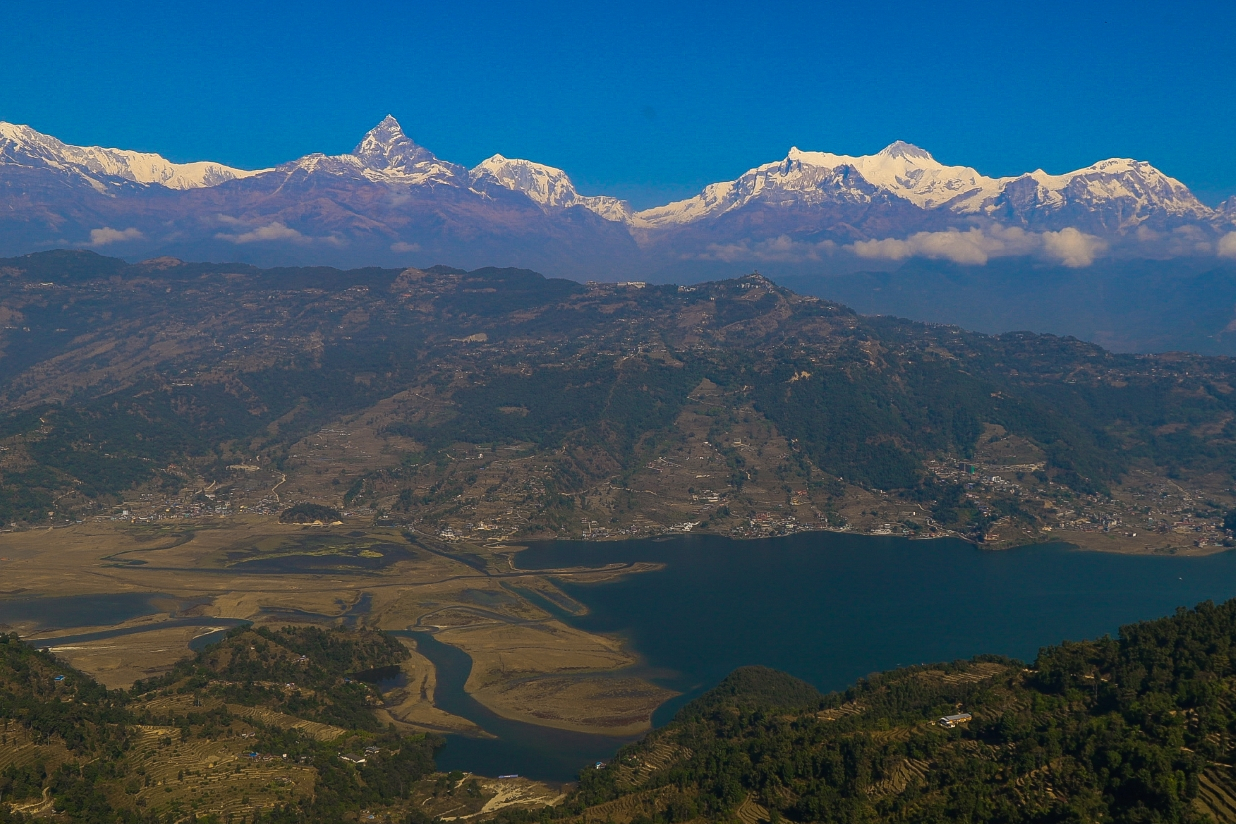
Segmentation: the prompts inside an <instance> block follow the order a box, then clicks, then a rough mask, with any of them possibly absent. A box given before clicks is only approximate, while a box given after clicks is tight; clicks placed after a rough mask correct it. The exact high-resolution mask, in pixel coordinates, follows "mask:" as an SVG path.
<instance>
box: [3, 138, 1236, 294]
mask: <svg viewBox="0 0 1236 824" xmlns="http://www.w3.org/2000/svg"><path fill="white" fill-rule="evenodd" d="M60 246H75V247H82V248H96V249H99V248H103V247H106V249H107V251H109V252H110V253H112V254H121V255H123V256H125V257H127V258H130V259H137V258H142V257H150V256H154V255H177V256H182V257H190V258H196V259H215V260H243V261H247V262H253V263H259V264H293V263H308V262H312V263H331V264H337V265H361V264H384V265H411V264H415V265H428V264H430V263H433V262H441V261H448V262H451V263H454V264H457V265H465V266H473V265H476V266H479V265H485V264H488V265H520V266H530V267H535V268H538V269H540V270H542V271H546V272H550V273H553V274H560V275H567V276H570V277H574V278H579V279H582V278H587V277H594V278H602V279H604V278H639V279H649V280H655V279H658V276H663V277H668V276H671V275H672V274H673V273H675V272H678V273H681V272H683V271H700V272H710V271H714V270H716V269H717V268H722V269H726V268H728V269H733V268H735V267H745V268H750V267H751V266H754V265H764V266H772V267H774V268H775V267H778V266H779V267H782V268H787V267H788V268H790V269H797V270H800V271H807V270H813V269H823V270H838V269H840V270H849V271H853V270H854V269H855V268H861V267H862V266H864V265H866V266H868V267H870V266H876V267H877V268H879V267H880V266H884V267H885V268H887V267H888V266H889V265H890V264H888V263H881V261H901V260H906V259H910V258H929V259H939V260H947V261H952V262H954V263H959V264H980V263H985V262H987V261H988V260H990V259H992V258H997V257H1012V256H1031V257H1034V258H1035V259H1037V260H1039V261H1043V262H1049V263H1054V264H1057V265H1063V266H1066V267H1074V268H1080V267H1086V266H1089V265H1090V264H1091V263H1092V262H1093V261H1095V260H1096V259H1099V258H1101V257H1107V258H1116V259H1119V258H1125V257H1130V258H1168V257H1201V258H1205V257H1211V258H1214V257H1216V256H1229V257H1236V198H1232V199H1231V200H1229V201H1227V202H1226V203H1225V204H1223V205H1221V206H1220V207H1219V208H1217V209H1212V208H1210V207H1208V206H1206V205H1205V204H1203V203H1201V202H1200V201H1199V200H1198V199H1197V198H1196V197H1194V196H1193V194H1192V193H1191V192H1190V191H1189V190H1188V188H1187V187H1185V186H1184V185H1183V184H1182V183H1180V182H1179V181H1177V180H1175V179H1173V178H1171V177H1169V176H1167V175H1165V174H1163V173H1162V172H1160V171H1159V170H1158V169H1156V168H1154V167H1153V166H1151V165H1150V164H1148V163H1144V162H1141V161H1134V160H1123V159H1112V160H1104V161H1101V162H1099V163H1096V164H1094V165H1092V166H1089V167H1087V168H1085V169H1079V170H1078V171H1075V172H1070V173H1067V174H1063V175H1049V174H1047V173H1045V172H1043V171H1035V172H1031V173H1028V174H1024V175H1020V176H1016V177H1005V178H991V177H986V176H984V175H982V174H980V173H979V172H978V171H976V170H974V169H971V168H968V167H963V166H945V165H943V164H941V163H938V162H937V161H936V160H935V159H934V158H933V157H932V156H931V155H930V154H929V153H927V152H926V151H924V150H922V149H920V148H918V147H916V146H912V145H910V144H907V143H903V142H896V143H893V144H892V145H890V146H888V147H887V148H885V149H884V150H883V151H880V152H879V153H877V154H874V155H869V156H863V157H850V156H845V155H834V154H828V153H824V152H807V151H800V150H798V149H791V150H790V152H789V154H788V155H787V156H786V157H785V158H784V159H782V160H778V161H775V162H772V163H766V164H764V165H761V166H757V167H756V168H754V169H751V170H750V171H748V172H747V173H745V174H743V175H742V176H740V177H739V178H738V179H737V180H732V181H726V182H722V183H714V184H712V185H710V186H707V187H705V189H704V190H703V191H702V192H700V193H699V194H698V195H696V196H695V197H692V198H688V199H686V200H682V201H678V202H675V203H670V204H667V205H665V206H658V207H655V208H652V209H645V210H642V211H636V210H634V209H632V208H631V207H630V205H629V204H627V203H625V202H624V201H622V200H619V199H617V198H613V197H607V196H603V195H601V196H588V195H582V194H580V193H579V192H578V191H577V190H576V189H575V186H574V185H573V184H572V183H571V180H570V178H569V177H568V176H567V174H566V173H565V172H563V171H562V170H560V169H555V168H552V167H549V166H544V165H541V164H539V163H534V162H532V161H528V160H515V159H510V158H506V157H503V156H502V155H494V156H493V157H491V158H489V159H488V160H485V161H483V162H482V163H480V164H479V165H477V166H476V167H475V168H472V169H468V168H466V167H464V166H460V165H457V164H454V163H451V162H449V161H445V160H441V159H439V158H438V157H436V156H435V155H434V154H433V153H432V152H430V151H429V150H428V149H425V148H424V147H422V146H419V145H417V144H416V143H415V142H414V141H413V140H411V139H410V138H409V137H408V136H407V135H405V134H404V132H403V130H402V129H401V128H400V126H399V123H398V122H396V120H395V119H394V118H393V117H387V118H386V119H385V120H383V121H382V122H381V123H379V124H378V125H377V126H376V127H375V128H374V129H373V130H372V131H370V132H369V133H368V134H367V135H365V137H364V139H362V140H361V142H360V143H359V144H358V145H357V147H356V148H355V149H354V150H353V151H352V152H351V153H349V154H344V155H336V156H330V155H324V154H311V155H307V156H305V157H302V158H300V159H298V160H294V161H291V162H289V163H284V164H282V165H280V166H277V167H275V168H271V169H259V170H242V169H235V168H231V167H228V166H225V165H222V164H219V163H210V162H198V163H186V164H177V163H172V162H170V161H168V160H166V159H164V158H163V157H161V156H159V155H157V154H146V153H141V152H132V151H125V150H119V149H104V148H99V147H79V146H71V145H68V144H65V143H62V142H61V141H59V140H57V139H55V138H53V137H50V136H48V135H44V134H41V133H39V132H37V131H35V130H34V129H31V128H30V127H28V126H15V125H12V124H8V123H0V255H16V254H21V253H25V252H30V251H35V250H39V249H46V248H52V247H60Z"/></svg>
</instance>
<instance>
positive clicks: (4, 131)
mask: <svg viewBox="0 0 1236 824" xmlns="http://www.w3.org/2000/svg"><path fill="white" fill-rule="evenodd" d="M3 165H13V166H24V167H34V168H44V169H50V170H53V171H55V172H58V173H60V174H63V175H67V176H68V177H69V178H70V179H74V180H77V181H79V182H84V183H86V184H88V185H89V186H91V187H92V188H94V189H96V190H98V191H101V192H102V191H108V190H109V188H111V187H114V186H116V185H118V184H120V183H122V182H123V181H128V182H130V183H141V184H146V185H151V184H157V185H160V186H165V187H167V188H169V189H200V188H205V187H208V186H217V185H219V184H220V183H225V182H227V181H229V180H237V179H239V178H245V177H252V176H253V175H256V174H261V172H262V171H264V170H258V171H247V170H244V169H235V168H232V167H231V166H224V165H223V164H221V163H211V162H208V161H199V162H196V163H173V162H171V161H170V160H168V159H166V158H165V157H163V156H161V155H158V154H154V153H152V152H134V151H130V150H128V149H105V148H103V147H101V146H73V145H70V144H68V143H64V142H62V141H60V140H57V139H56V138H54V137H51V136H50V135H45V134H43V133H42V132H38V131H36V130H34V129H32V128H30V127H29V126H21V125H17V124H14V123H6V122H3V121H0V166H3Z"/></svg>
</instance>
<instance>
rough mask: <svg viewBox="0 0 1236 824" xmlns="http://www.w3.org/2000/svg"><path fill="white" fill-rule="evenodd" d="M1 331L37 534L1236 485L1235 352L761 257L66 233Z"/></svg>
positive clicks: (725, 518)
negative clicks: (928, 294)
mask: <svg viewBox="0 0 1236 824" xmlns="http://www.w3.org/2000/svg"><path fill="white" fill-rule="evenodd" d="M0 321H2V326H3V328H0V519H2V520H3V522H5V523H10V524H17V525H19V526H20V525H24V524H35V523H49V522H50V523H63V522H64V521H66V520H74V519H81V518H85V517H89V516H110V515H120V514H121V511H122V509H124V510H128V511H130V512H132V513H133V514H134V516H139V515H140V516H147V515H148V516H149V517H156V516H157V517H185V516H187V515H198V514H202V513H204V512H205V513H210V514H217V513H218V512H221V511H223V510H227V511H229V512H236V511H239V510H240V508H241V507H242V506H243V507H245V508H246V511H248V512H268V511H270V512H272V514H277V511H275V510H272V507H273V506H274V504H275V503H276V502H277V501H278V500H282V501H283V502H284V504H286V503H287V502H288V500H289V499H290V502H291V503H293V504H296V503H303V502H309V503H314V504H317V505H322V506H330V507H335V508H339V509H341V510H355V511H361V512H364V513H366V515H367V516H368V517H374V518H381V519H386V520H389V521H393V522H399V523H406V524H410V525H411V524H416V525H420V526H423V527H424V529H423V530H422V531H425V532H427V533H429V534H435V533H438V532H441V533H442V534H451V535H454V536H457V537H458V536H464V537H467V536H468V535H469V534H470V532H469V531H470V530H471V531H476V530H481V528H480V527H479V526H478V525H481V524H483V525H484V530H481V531H477V532H476V534H477V535H479V536H484V537H492V536H493V535H494V534H500V535H512V536H516V537H520V538H523V537H533V536H538V535H540V536H545V535H578V534H581V532H584V531H587V533H588V534H590V535H596V534H609V535H619V534H626V535H631V534H646V533H648V532H656V531H658V530H666V529H670V528H679V527H678V526H677V525H681V524H682V523H683V522H687V523H688V525H694V526H695V527H696V528H698V529H701V530H711V531H713V532H719V533H722V534H733V535H746V534H757V533H760V532H761V531H763V532H764V533H767V532H769V531H776V530H780V531H785V530H787V529H788V530H791V531H792V530H794V529H798V528H802V527H803V526H804V525H807V526H813V527H814V526H830V527H834V528H838V527H850V528H854V529H858V530H867V529H878V528H884V529H890V528H891V529H893V530H894V531H904V532H906V533H908V534H944V533H953V534H961V535H965V536H967V537H971V538H973V539H975V540H980V541H982V540H987V541H992V542H1001V541H1003V542H1006V543H1007V542H1024V541H1028V540H1037V539H1041V537H1042V534H1043V532H1044V531H1045V530H1047V529H1072V528H1075V526H1076V525H1077V524H1078V523H1081V522H1082V521H1085V522H1086V523H1095V524H1101V525H1103V527H1104V528H1105V529H1107V528H1108V527H1110V526H1111V525H1112V524H1125V525H1126V526H1125V528H1124V531H1122V532H1121V534H1131V533H1133V532H1137V531H1140V532H1141V533H1142V534H1143V535H1144V534H1145V533H1147V532H1148V531H1156V530H1157V531H1161V532H1162V533H1165V534H1168V535H1169V537H1170V535H1172V534H1175V533H1173V532H1172V530H1173V528H1175V527H1176V526H1178V525H1179V523H1180V521H1181V518H1182V517H1186V518H1193V519H1194V521H1191V522H1190V526H1189V528H1190V530H1192V529H1193V526H1194V525H1196V526H1197V531H1199V532H1202V533H1204V534H1200V535H1193V536H1190V537H1189V539H1187V540H1186V539H1181V542H1182V543H1183V545H1184V546H1185V547H1188V546H1189V545H1190V542H1192V543H1198V542H1201V543H1202V544H1205V543H1206V542H1209V543H1211V544H1213V543H1215V542H1216V541H1221V540H1222V538H1223V535H1222V534H1221V533H1220V532H1219V531H1218V530H1219V529H1220V527H1219V524H1220V523H1221V522H1222V516H1223V513H1224V512H1225V511H1226V510H1227V509H1229V508H1230V507H1231V505H1232V503H1233V500H1234V499H1233V495H1232V492H1231V485H1232V473H1233V471H1234V470H1236V392H1234V391H1233V387H1234V386H1236V363H1234V362H1233V361H1231V360H1230V359H1226V358H1205V357H1200V356H1192V355H1173V356H1118V355H1113V354H1111V353H1108V352H1105V351H1104V350H1102V349H1100V348H1099V347H1096V346H1093V345H1090V344H1086V343H1083V342H1081V341H1078V340H1075V339H1071V338H1059V337H1053V336H1048V335H1032V334H1028V333H1024V334H1008V335H1001V336H986V335H980V334H973V333H968V332H965V331H963V330H961V329H957V328H953V327H944V326H931V325H925V324H919V323H911V322H908V321H899V320H896V319H891V318H879V317H861V316H858V315H856V314H855V313H854V312H852V311H850V310H849V309H847V308H846V307H844V306H841V305H839V304H836V303H830V302H828V301H824V300H820V299H818V298H811V297H803V296H800V295H797V294H794V293H793V292H790V291H787V290H785V289H782V288H779V287H777V286H776V285H774V284H773V283H771V282H770V281H768V280H767V279H765V278H763V277H761V276H759V275H751V276H748V277H745V278H740V279H737V280H730V281H722V282H716V283H707V284H700V285H697V286H691V287H679V286H658V285H652V284H647V285H646V284H642V283H636V284H586V285H585V284H579V283H575V282H572V281H569V280H555V279H546V278H543V277H541V276H540V275H538V274H537V273H535V272H529V271H526V270H515V269H492V268H490V269H480V270H476V271H473V272H464V271H462V270H458V269H451V268H449V267H434V268H433V269H429V270H423V271H422V270H415V269H409V270H404V271H397V270H383V269H362V270H355V271H347V272H343V271H339V270H334V269H327V268H322V267H319V268H303V269H267V270H261V269H255V268H253V267H249V266H240V265H232V264H226V265H218V264H189V263H183V262H181V261H177V260H173V259H157V260H153V261H147V262H144V263H140V264H132V265H131V264H128V263H125V262H124V261H119V260H116V259H112V258H104V257H100V256H98V255H94V254H92V253H88V252H68V251H62V252H48V253H43V254H39V255H30V256H27V257H24V258H15V259H9V260H0ZM361 444H363V446H362V445H361ZM332 450H333V451H332ZM345 451H346V453H347V460H343V458H339V459H337V460H336V458H334V457H332V455H343V454H344V453H345ZM311 457H312V459H311ZM967 465H968V468H963V469H961V470H959V467H963V466H967ZM238 467H239V468H238ZM246 473H248V474H246ZM963 473H968V474H967V477H964V478H963V477H962V474H963ZM968 475H973V476H974V477H969V476H968ZM1131 478H1136V479H1137V482H1138V483H1139V484H1141V485H1142V490H1141V491H1140V492H1137V491H1136V490H1135V491H1134V493H1130V495H1131V497H1128V496H1126V497H1125V498H1121V499H1120V500H1119V502H1118V503H1119V505H1118V506H1117V505H1116V504H1112V503H1110V499H1109V497H1108V496H1109V495H1110V494H1113V493H1114V492H1115V491H1119V490H1121V489H1123V488H1124V486H1122V485H1127V484H1129V483H1130V479H1131ZM240 479H248V480H249V481H250V483H248V485H246V484H245V483H240V482H239V480H240ZM281 479H282V480H281ZM276 483H278V484H280V485H281V489H280V495H282V496H283V498H282V499H279V498H278V497H277V496H268V498H269V500H268V499H267V498H263V497H262V496H263V494H265V493H266V492H268V491H269V490H270V489H271V488H272V487H273V486H274V485H275V484H276ZM967 484H968V485H967ZM1151 487H1153V488H1151ZM207 492H209V495H206V494H205V493H207ZM1160 493H1162V495H1160ZM1139 495H1140V496H1141V498H1140V499H1138V497H1137V496H1139ZM1164 496H1167V497H1170V496H1178V498H1173V499H1172V503H1170V504H1163V505H1161V506H1159V508H1158V509H1155V508H1154V507H1151V506H1149V505H1148V503H1150V502H1153V501H1158V502H1159V503H1162V501H1161V499H1163V498H1164ZM142 501H147V502H148V504H142V503H141V502H142ZM140 506H147V507H148V509H149V512H146V511H145V510H139V507H140ZM1104 507H1106V508H1104ZM282 508H283V507H281V508H280V510H278V511H281V509H282ZM1159 509H1161V510H1162V511H1159ZM1134 520H1137V521H1139V522H1141V523H1139V524H1133V523H1132V522H1133V521H1134ZM889 522H892V523H891V524H890V523H889ZM1147 522H1148V523H1147ZM1164 540H1166V539H1164Z"/></svg>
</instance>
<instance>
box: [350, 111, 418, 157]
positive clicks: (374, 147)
mask: <svg viewBox="0 0 1236 824" xmlns="http://www.w3.org/2000/svg"><path fill="white" fill-rule="evenodd" d="M352 154H354V155H356V156H357V157H359V158H360V159H361V160H363V161H365V165H366V166H370V167H372V168H376V169H400V170H402V169H406V168H407V167H409V166H414V165H416V164H418V163H432V162H434V161H436V160H437V159H438V158H437V157H435V156H434V154H433V152H431V151H429V150H428V149H426V148H425V147H424V146H421V145H419V144H417V143H416V141H414V140H412V138H410V137H408V136H407V135H406V134H404V131H403V127H402V126H400V125H399V121H398V120H396V119H395V118H394V117H393V116H391V115H389V114H388V115H387V116H386V117H385V118H383V119H382V122H381V123H379V124H378V125H376V126H374V127H373V128H372V129H370V130H369V132H368V133H367V134H366V135H365V136H364V138H362V139H361V142H360V143H358V144H356V148H355V149H353V150H352Z"/></svg>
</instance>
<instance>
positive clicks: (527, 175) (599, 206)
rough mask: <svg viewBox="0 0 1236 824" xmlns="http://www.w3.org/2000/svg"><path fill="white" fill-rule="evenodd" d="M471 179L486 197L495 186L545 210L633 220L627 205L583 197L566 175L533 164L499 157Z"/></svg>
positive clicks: (480, 167)
mask: <svg viewBox="0 0 1236 824" xmlns="http://www.w3.org/2000/svg"><path fill="white" fill-rule="evenodd" d="M468 177H469V178H470V180H471V182H472V188H473V189H474V190H476V191H478V192H482V193H483V192H484V191H485V189H486V188H487V187H488V186H491V185H497V186H501V187H502V188H504V189H510V190H511V191H515V192H523V193H524V194H525V195H527V196H528V197H529V198H530V199H531V200H533V201H534V202H535V203H537V204H538V205H539V206H541V208H543V209H569V208H571V207H572V206H582V207H584V208H585V209H588V210H589V211H592V212H595V213H596V214H598V215H600V216H601V217H603V218H605V219H606V220H613V221H618V222H626V221H628V220H629V219H630V217H631V207H630V206H629V205H628V204H627V202H626V201H623V200H619V199H618V198H616V197H608V196H606V195H598V196H588V195H581V194H580V193H579V192H577V191H576V190H575V185H574V184H573V183H571V179H570V178H569V177H567V174H566V172H564V171H562V170H561V169H555V168H554V167H553V166H545V165H543V164H540V163H533V162H532V161H531V160H514V159H511V158H507V157H503V156H502V155H500V154H496V155H494V156H493V157H491V158H488V159H487V160H483V161H481V162H480V163H479V164H477V165H476V166H475V167H473V169H472V170H471V171H470V172H468Z"/></svg>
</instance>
